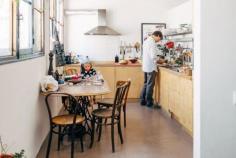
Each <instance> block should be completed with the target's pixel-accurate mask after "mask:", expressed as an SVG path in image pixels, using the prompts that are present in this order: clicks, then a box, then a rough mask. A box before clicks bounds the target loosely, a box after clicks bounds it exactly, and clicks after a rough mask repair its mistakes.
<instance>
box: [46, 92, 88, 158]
mask: <svg viewBox="0 0 236 158" xmlns="http://www.w3.org/2000/svg"><path fill="white" fill-rule="evenodd" d="M58 96H61V97H66V98H68V103H69V104H71V105H72V104H73V106H74V108H75V110H74V111H75V113H74V114H62V115H57V116H52V111H51V106H52V105H50V104H49V101H50V100H51V99H52V98H53V97H58ZM45 102H46V107H47V111H48V116H49V122H50V132H49V140H48V146H47V153H46V158H49V154H50V148H51V141H52V134H58V146H57V149H58V151H59V150H60V143H61V140H62V137H63V136H64V135H67V134H68V135H70V136H71V158H73V157H74V137H75V134H77V133H79V135H80V142H81V149H82V151H83V122H84V121H85V118H84V117H82V116H81V115H79V114H78V112H79V111H80V110H79V109H81V107H80V105H79V104H78V102H77V100H76V98H75V97H74V96H72V95H70V94H66V93H54V92H52V93H49V94H47V96H46V98H45ZM56 129H58V130H56Z"/></svg>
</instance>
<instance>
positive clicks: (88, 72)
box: [81, 62, 97, 79]
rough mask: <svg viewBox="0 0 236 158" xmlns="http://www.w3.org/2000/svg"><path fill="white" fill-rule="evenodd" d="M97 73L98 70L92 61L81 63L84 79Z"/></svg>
mask: <svg viewBox="0 0 236 158" xmlns="http://www.w3.org/2000/svg"><path fill="white" fill-rule="evenodd" d="M96 74H97V73H96V70H95V69H93V68H92V64H91V63H90V62H86V63H84V64H82V65H81V75H82V79H86V78H90V77H92V76H95V75H96Z"/></svg>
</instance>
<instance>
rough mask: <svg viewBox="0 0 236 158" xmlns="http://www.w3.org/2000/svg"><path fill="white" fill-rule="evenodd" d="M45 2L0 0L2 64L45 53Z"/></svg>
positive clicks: (41, 0)
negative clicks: (6, 61)
mask: <svg viewBox="0 0 236 158" xmlns="http://www.w3.org/2000/svg"><path fill="white" fill-rule="evenodd" d="M43 8H44V0H0V24H1V25H0V35H1V36H0V62H2V61H3V62H4V60H7V59H8V58H9V57H15V58H16V59H25V58H32V57H34V56H35V55H36V54H40V53H42V52H43V40H44V38H43V37H44V36H43V28H44V27H43V25H44V19H43V18H44V12H43Z"/></svg>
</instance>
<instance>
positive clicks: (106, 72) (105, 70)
mask: <svg viewBox="0 0 236 158" xmlns="http://www.w3.org/2000/svg"><path fill="white" fill-rule="evenodd" d="M94 68H95V70H96V71H97V72H98V71H99V72H100V73H101V74H102V76H103V78H104V80H105V81H106V82H107V83H108V86H109V88H110V90H111V93H109V94H107V95H104V98H114V95H115V68H114V67H94Z"/></svg>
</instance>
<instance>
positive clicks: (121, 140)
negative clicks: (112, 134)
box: [117, 121, 123, 144]
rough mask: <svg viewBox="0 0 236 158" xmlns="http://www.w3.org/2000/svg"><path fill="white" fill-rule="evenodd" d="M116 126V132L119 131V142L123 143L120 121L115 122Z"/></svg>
mask: <svg viewBox="0 0 236 158" xmlns="http://www.w3.org/2000/svg"><path fill="white" fill-rule="evenodd" d="M117 128H118V133H119V136H120V142H121V144H123V136H122V130H121V124H120V121H119V122H118V124H117Z"/></svg>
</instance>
